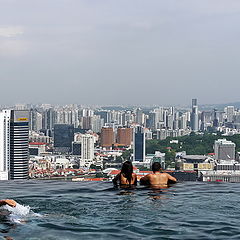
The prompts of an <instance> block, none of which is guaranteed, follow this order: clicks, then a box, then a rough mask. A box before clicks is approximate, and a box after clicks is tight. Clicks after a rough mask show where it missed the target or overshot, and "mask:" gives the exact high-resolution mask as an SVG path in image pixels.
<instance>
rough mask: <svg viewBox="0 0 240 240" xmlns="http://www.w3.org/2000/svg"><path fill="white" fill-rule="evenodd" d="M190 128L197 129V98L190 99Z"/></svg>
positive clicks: (195, 130)
mask: <svg viewBox="0 0 240 240" xmlns="http://www.w3.org/2000/svg"><path fill="white" fill-rule="evenodd" d="M191 129H192V131H193V132H197V131H198V130H199V123H198V106H197V99H192V113H191Z"/></svg>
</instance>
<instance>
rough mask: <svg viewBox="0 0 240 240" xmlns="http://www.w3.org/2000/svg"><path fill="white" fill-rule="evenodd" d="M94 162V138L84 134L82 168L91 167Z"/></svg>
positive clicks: (82, 139)
mask: <svg viewBox="0 0 240 240" xmlns="http://www.w3.org/2000/svg"><path fill="white" fill-rule="evenodd" d="M93 160H94V136H93V135H91V134H83V135H82V136H81V166H86V167H90V165H91V164H92V163H93Z"/></svg>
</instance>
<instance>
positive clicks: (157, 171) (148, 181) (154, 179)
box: [140, 162, 177, 187]
mask: <svg viewBox="0 0 240 240" xmlns="http://www.w3.org/2000/svg"><path fill="white" fill-rule="evenodd" d="M152 171H153V173H150V174H148V175H146V176H144V177H142V178H141V179H140V183H141V184H142V185H150V186H156V187H167V186H168V184H169V183H176V182H177V179H176V178H175V177H172V176H171V175H170V174H168V173H164V172H162V167H161V164H160V163H159V162H154V163H153V164H152Z"/></svg>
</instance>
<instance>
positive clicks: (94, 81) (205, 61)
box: [0, 0, 240, 105]
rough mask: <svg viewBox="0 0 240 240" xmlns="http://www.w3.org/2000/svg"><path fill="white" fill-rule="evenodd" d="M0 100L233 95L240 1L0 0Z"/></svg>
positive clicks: (163, 100) (239, 79) (212, 99)
mask: <svg viewBox="0 0 240 240" xmlns="http://www.w3.org/2000/svg"><path fill="white" fill-rule="evenodd" d="M0 82H1V94H0V105H1V104H12V103H30V102H31V103H40V102H44V103H60V104H63V103H78V104H128V103H129V104H160V105H161V104H187V103H189V104H190V102H191V98H193V97H194V98H195V97H196V98H198V99H199V103H223V102H231V101H238V100H240V97H239V96H240V1H239V0H164V1H163V0H118V1H117V0H0Z"/></svg>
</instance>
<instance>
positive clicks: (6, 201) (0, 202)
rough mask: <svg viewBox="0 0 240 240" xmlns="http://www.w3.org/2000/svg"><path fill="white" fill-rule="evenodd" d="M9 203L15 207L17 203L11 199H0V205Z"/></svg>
mask: <svg viewBox="0 0 240 240" xmlns="http://www.w3.org/2000/svg"><path fill="white" fill-rule="evenodd" d="M3 205H9V206H10V207H16V205H17V203H16V202H15V201H14V200H12V199H4V200H0V206H3Z"/></svg>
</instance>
